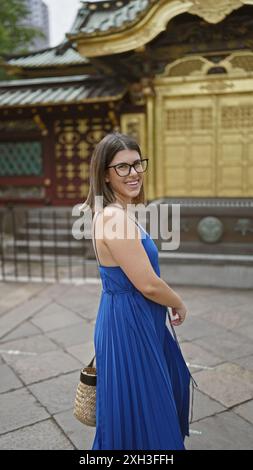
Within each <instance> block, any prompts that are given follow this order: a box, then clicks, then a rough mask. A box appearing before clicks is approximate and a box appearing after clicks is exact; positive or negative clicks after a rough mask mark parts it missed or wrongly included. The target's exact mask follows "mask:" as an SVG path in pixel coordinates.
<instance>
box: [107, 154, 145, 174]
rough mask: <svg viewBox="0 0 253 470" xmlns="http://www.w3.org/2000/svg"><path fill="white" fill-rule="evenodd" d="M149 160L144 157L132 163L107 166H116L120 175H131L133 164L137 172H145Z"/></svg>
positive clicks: (115, 168)
mask: <svg viewBox="0 0 253 470" xmlns="http://www.w3.org/2000/svg"><path fill="white" fill-rule="evenodd" d="M148 160H149V159H148V158H142V159H141V160H136V162H134V163H132V165H130V163H118V164H117V165H110V166H107V168H114V170H115V171H116V173H117V175H118V176H128V175H130V171H131V168H132V166H133V167H134V169H135V171H136V172H137V173H143V172H144V171H146V169H147V167H148Z"/></svg>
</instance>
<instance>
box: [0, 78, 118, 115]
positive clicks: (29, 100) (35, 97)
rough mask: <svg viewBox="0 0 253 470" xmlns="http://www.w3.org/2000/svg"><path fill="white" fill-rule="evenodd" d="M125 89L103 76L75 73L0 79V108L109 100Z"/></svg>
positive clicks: (115, 98) (115, 97)
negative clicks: (38, 77) (59, 75)
mask: <svg viewBox="0 0 253 470" xmlns="http://www.w3.org/2000/svg"><path fill="white" fill-rule="evenodd" d="M126 91H127V89H126V87H125V86H124V85H122V84H120V83H119V81H118V80H117V81H116V80H114V79H112V78H107V77H104V76H90V75H81V76H79V75H77V76H70V77H48V78H40V79H25V80H10V81H2V82H0V109H1V108H8V107H11V108H12V107H13V108H14V107H15V108H16V107H22V108H23V107H29V106H43V105H47V106H49V105H50V106H54V105H61V104H65V105H66V104H81V103H88V102H98V101H100V102H101V101H112V100H117V99H120V98H122V96H123V95H124V94H125V92H126Z"/></svg>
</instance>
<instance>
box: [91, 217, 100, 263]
mask: <svg viewBox="0 0 253 470" xmlns="http://www.w3.org/2000/svg"><path fill="white" fill-rule="evenodd" d="M98 214H99V212H95V214H94V217H93V221H92V222H93V225H92V227H93V237H92V243H93V248H94V251H95V255H96V259H97V263H98V266H101V265H100V262H99V257H98V252H97V246H96V236H95V223H96V218H97V216H98Z"/></svg>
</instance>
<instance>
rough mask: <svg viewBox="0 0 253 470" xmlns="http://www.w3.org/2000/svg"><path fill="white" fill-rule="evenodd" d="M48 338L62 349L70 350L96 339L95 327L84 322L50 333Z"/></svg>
mask: <svg viewBox="0 0 253 470" xmlns="http://www.w3.org/2000/svg"><path fill="white" fill-rule="evenodd" d="M47 336H48V337H49V338H51V339H52V340H53V341H54V342H56V343H57V344H58V345H59V346H60V347H62V348H68V347H70V346H74V345H76V344H80V343H81V342H83V343H85V342H86V341H92V340H93V337H94V325H92V324H90V323H88V322H87V321H85V320H83V321H80V322H79V323H76V324H75V325H72V326H69V327H68V328H61V329H59V330H54V331H49V332H48V333H47Z"/></svg>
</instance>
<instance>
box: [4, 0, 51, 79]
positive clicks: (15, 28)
mask: <svg viewBox="0 0 253 470" xmlns="http://www.w3.org/2000/svg"><path fill="white" fill-rule="evenodd" d="M28 14H29V11H28V9H27V6H26V4H25V1H24V0H0V61H1V62H2V61H3V60H4V56H5V55H8V54H15V53H21V54H22V53H25V52H27V51H28V45H29V44H30V43H31V41H32V40H33V39H34V38H35V37H44V34H43V33H42V32H41V31H39V30H38V29H35V28H31V27H28V26H25V25H24V24H23V22H24V20H25V19H26V17H27V16H28ZM4 75H5V74H4V71H3V69H2V71H0V77H1V76H2V77H4Z"/></svg>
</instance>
